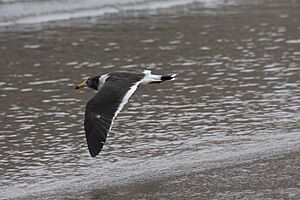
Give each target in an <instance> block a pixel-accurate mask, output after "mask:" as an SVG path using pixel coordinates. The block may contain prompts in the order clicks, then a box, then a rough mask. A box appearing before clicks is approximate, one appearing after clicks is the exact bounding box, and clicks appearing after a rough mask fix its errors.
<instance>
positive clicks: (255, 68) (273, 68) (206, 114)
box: [0, 0, 300, 200]
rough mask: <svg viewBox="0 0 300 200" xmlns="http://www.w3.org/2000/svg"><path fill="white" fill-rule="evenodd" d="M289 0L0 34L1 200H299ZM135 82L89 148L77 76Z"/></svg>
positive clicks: (294, 33) (298, 39) (295, 41)
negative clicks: (97, 144)
mask: <svg viewBox="0 0 300 200" xmlns="http://www.w3.org/2000/svg"><path fill="white" fill-rule="evenodd" d="M299 10H300V2H298V1H292V0H283V1H276V0H266V1H251V2H249V1H229V2H228V3H226V2H225V3H224V2H222V3H221V4H219V5H218V6H210V7H207V6H204V5H203V4H201V3H191V4H188V5H185V6H175V7H172V8H164V9H153V10H139V11H130V10H128V11H126V12H123V13H116V14H108V15H105V16H100V17H87V18H83V19H73V20H70V21H61V22H51V23H46V24H43V23H42V24H36V25H32V24H31V25H23V26H21V27H10V28H7V27H6V28H2V29H1V32H0V44H1V45H0V55H1V58H0V66H1V74H0V78H1V79H0V90H1V94H0V100H1V104H0V109H1V112H0V122H1V124H4V125H3V127H2V129H0V131H1V135H0V145H1V146H0V159H1V162H0V177H1V178H0V179H1V181H0V188H1V189H0V190H1V192H0V199H46V200H50V199H70V200H71V199H74V200H75V199H91V200H92V199H105V200H109V199H111V200H114V199H117V200H118V199H120V200H121V199H123V200H127V199H128V200H129V199H130V200H132V199H147V200H148V199H153V200H154V199H178V200H181V199H195V200H196V199H288V200H290V199H292V200H297V199H300V156H299V155H300V117H299V111H300V107H299V105H300V96H299V94H300V90H299V88H300V87H299V84H300V82H299V76H300V73H299V72H300V71H299V69H300V66H299V63H300V45H299V44H300V36H299V35H300V34H299V33H300V24H299V21H300V12H299ZM144 69H150V70H152V71H154V72H155V73H158V74H169V73H170V74H172V73H177V74H178V79H177V80H176V81H174V82H170V83H166V84H165V85H155V86H151V87H145V88H143V89H140V90H139V91H137V93H136V94H135V95H134V96H133V97H132V99H131V100H130V102H129V103H128V105H127V106H126V107H125V109H124V112H122V113H120V116H118V118H117V120H116V122H115V123H114V127H113V129H112V131H111V133H110V137H109V140H108V141H107V144H106V145H105V147H104V149H103V152H101V154H100V156H99V157H97V158H96V159H93V158H90V157H89V155H88V152H87V147H86V144H85V136H84V131H83V130H84V129H83V116H84V106H85V103H86V101H87V99H89V98H90V97H91V96H92V95H93V93H92V92H91V91H88V90H87V91H81V92H78V91H75V90H74V85H75V84H76V83H78V81H81V80H82V79H84V78H86V77H88V76H90V75H94V74H99V73H101V74H104V73H107V72H109V71H116V70H144Z"/></svg>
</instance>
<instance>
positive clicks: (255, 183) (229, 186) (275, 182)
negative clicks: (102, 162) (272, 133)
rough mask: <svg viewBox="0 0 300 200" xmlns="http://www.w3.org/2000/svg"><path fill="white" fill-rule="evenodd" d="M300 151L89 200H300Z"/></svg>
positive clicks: (148, 182)
mask: <svg viewBox="0 0 300 200" xmlns="http://www.w3.org/2000/svg"><path fill="white" fill-rule="evenodd" d="M299 153H300V151H295V152H291V153H286V152H285V153H281V154H279V155H277V156H270V157H269V158H264V159H257V160H255V161H246V162H245V163H237V164H234V163H232V164H229V163H226V164H225V165H224V166H221V167H217V168H215V167H211V169H204V170H201V168H200V169H193V170H191V169H188V171H187V173H186V174H184V175H179V176H176V175H173V176H171V177H169V178H162V179H159V178H158V179H156V180H145V181H138V182H136V183H131V184H128V185H125V186H119V187H111V188H105V189H99V190H93V191H90V192H89V193H88V194H85V195H82V196H81V198H82V199H85V198H86V197H88V199H120V200H121V199H128V200H129V199H176V200H177V199H178V200H179V199H295V200H296V199H299V197H300V184H299V180H300V156H299V155H300V154H299Z"/></svg>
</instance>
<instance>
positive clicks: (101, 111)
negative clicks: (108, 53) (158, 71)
mask: <svg viewBox="0 0 300 200" xmlns="http://www.w3.org/2000/svg"><path fill="white" fill-rule="evenodd" d="M175 76H176V74H173V75H167V76H161V75H153V74H151V71H150V70H145V71H144V72H142V73H140V72H129V71H118V72H111V73H108V74H105V75H102V76H93V77H90V78H88V79H86V80H84V81H83V82H82V83H80V84H78V85H77V86H76V89H80V88H84V87H89V88H92V89H94V90H97V91H98V92H97V93H96V94H95V95H94V96H93V97H92V98H91V99H90V100H89V101H88V102H87V104H86V108H85V119H84V129H85V135H86V141H87V144H88V149H89V152H90V154H91V156H92V157H95V156H96V155H98V154H99V153H100V151H101V149H102V147H103V145H104V143H105V141H106V137H107V134H108V132H109V130H110V129H111V127H112V123H113V121H114V119H115V118H116V116H117V115H118V113H119V112H120V111H121V110H122V108H123V107H124V105H125V104H126V103H127V102H128V99H129V98H130V96H131V95H132V94H133V93H134V91H135V90H136V89H137V88H138V86H140V85H148V84H151V83H161V82H163V81H167V80H172V79H174V77H175Z"/></svg>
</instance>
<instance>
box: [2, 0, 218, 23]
mask: <svg viewBox="0 0 300 200" xmlns="http://www.w3.org/2000/svg"><path fill="white" fill-rule="evenodd" d="M120 2H121V3H120ZM193 2H201V3H204V4H205V6H210V7H211V6H214V5H218V4H219V3H221V2H223V1H221V0H165V1H158V0H122V1H119V0H101V1H99V0H64V1H60V0H43V1H41V0H33V1H32V0H30V1H27V0H25V1H24V0H0V4H1V6H0V27H1V26H2V27H4V26H12V25H18V24H36V23H44V22H51V21H61V20H70V19H75V18H82V17H95V16H101V15H104V14H108V13H118V12H124V11H128V10H153V9H160V8H169V7H173V6H179V5H186V4H189V3H193Z"/></svg>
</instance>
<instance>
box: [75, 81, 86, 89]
mask: <svg viewBox="0 0 300 200" xmlns="http://www.w3.org/2000/svg"><path fill="white" fill-rule="evenodd" d="M86 86H87V85H86V84H85V82H82V83H79V84H78V85H76V87H75V89H77V90H78V89H81V88H84V87H86Z"/></svg>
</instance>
